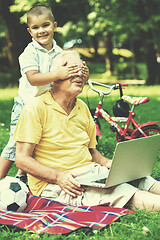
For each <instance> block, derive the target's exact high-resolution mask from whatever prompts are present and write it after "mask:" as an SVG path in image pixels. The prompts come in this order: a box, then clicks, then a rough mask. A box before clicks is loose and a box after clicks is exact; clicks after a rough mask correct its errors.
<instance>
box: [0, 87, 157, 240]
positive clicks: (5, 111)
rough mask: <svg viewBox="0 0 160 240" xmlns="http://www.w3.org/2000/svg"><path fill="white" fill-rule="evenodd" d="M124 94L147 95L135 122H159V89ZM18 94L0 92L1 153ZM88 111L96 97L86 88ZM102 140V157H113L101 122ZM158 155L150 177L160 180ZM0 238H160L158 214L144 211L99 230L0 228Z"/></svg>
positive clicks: (111, 139)
mask: <svg viewBox="0 0 160 240" xmlns="http://www.w3.org/2000/svg"><path fill="white" fill-rule="evenodd" d="M124 92H125V94H126V95H127V94H128V95H134V96H149V97H150V99H151V101H150V102H148V103H146V104H143V105H141V106H138V107H137V108H136V110H135V112H136V119H137V120H138V121H139V122H141V123H143V122H147V121H152V120H159V119H160V111H159V106H160V95H159V93H160V86H152V87H146V86H129V87H127V88H126V89H125V90H124ZM16 94H17V88H13V89H11V88H10V89H9V88H7V89H0V151H2V149H3V147H4V146H5V144H6V143H7V140H8V137H9V122H10V113H11V108H12V105H13V97H14V96H16ZM87 95H88V99H89V105H90V107H91V108H95V106H96V103H97V100H98V96H97V95H96V93H94V92H92V91H91V90H90V89H88V86H87V85H86V86H85V88H84V91H83V93H82V94H81V95H80V98H81V99H83V100H84V101H85V102H86V103H87V104H88V101H87V97H86V96H87ZM118 98H119V95H118V92H117V91H115V92H113V94H111V95H109V96H107V97H105V100H104V109H106V110H108V111H109V112H110V113H111V114H112V106H113V103H114V102H115V100H118ZM100 122H101V130H102V137H100V139H99V142H98V149H99V150H100V152H101V153H103V154H104V155H105V156H108V157H110V158H111V157H112V155H113V151H114V148H115V145H116V139H115V133H113V132H112V131H111V130H110V128H109V126H108V124H107V123H106V122H104V120H103V119H100ZM159 160H160V156H158V160H157V163H156V165H155V168H154V170H153V174H152V176H153V177H155V178H156V177H160V161H159ZM16 171H17V169H16V167H15V165H13V167H12V168H11V169H10V172H9V175H11V176H14V175H15V173H16ZM0 239H3V240H5V239H6V240H10V239H12V240H14V239H16V240H20V239H23V240H24V239H26V240H29V239H41V240H43V239H44V240H46V239H56V240H57V239H70V240H71V239H74V240H75V239H77V240H80V239H91V240H100V239H117V240H119V239H127V240H128V239H152V240H153V239H155V240H157V239H160V213H159V212H156V213H148V212H146V211H136V212H135V213H134V214H131V215H127V216H123V217H121V218H120V219H119V220H118V221H116V222H113V223H112V224H110V225H109V226H108V227H105V228H104V229H102V230H96V229H92V230H91V229H88V228H86V229H79V230H77V231H75V232H73V233H70V234H68V235H63V236H62V235H48V234H38V233H32V232H27V231H21V230H18V229H15V228H10V227H6V226H0Z"/></svg>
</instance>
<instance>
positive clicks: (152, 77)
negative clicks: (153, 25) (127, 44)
mask: <svg viewBox="0 0 160 240" xmlns="http://www.w3.org/2000/svg"><path fill="white" fill-rule="evenodd" d="M146 62H147V70H148V78H147V81H146V84H147V85H154V84H155V83H156V80H157V73H158V72H157V60H156V52H155V50H154V46H153V43H151V42H150V43H148V46H147V59H146Z"/></svg>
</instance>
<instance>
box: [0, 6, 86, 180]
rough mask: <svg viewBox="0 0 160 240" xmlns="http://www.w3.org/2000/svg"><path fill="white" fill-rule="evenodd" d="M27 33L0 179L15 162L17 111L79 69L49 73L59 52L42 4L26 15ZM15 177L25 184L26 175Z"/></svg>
mask: <svg viewBox="0 0 160 240" xmlns="http://www.w3.org/2000/svg"><path fill="white" fill-rule="evenodd" d="M27 24H28V28H27V30H28V32H29V33H30V35H31V36H32V42H31V43H29V44H28V46H27V47H26V48H25V50H24V52H23V53H22V54H21V55H20V57H19V63H20V70H21V74H22V77H21V79H20V83H19V91H18V96H17V97H16V98H15V99H14V106H13V109H12V115H11V124H10V139H9V142H8V144H7V145H6V147H5V148H4V149H3V151H2V153H1V157H0V178H2V177H5V176H6V175H7V173H8V171H9V169H10V168H11V166H12V164H13V162H14V161H15V149H16V143H15V142H14V141H13V134H14V130H15V126H16V124H17V121H18V119H19V116H20V112H21V110H22V108H23V106H24V104H26V103H27V102H28V101H30V100H32V99H33V98H34V97H36V96H39V95H41V94H42V93H44V92H46V91H47V90H48V89H50V88H51V82H53V81H56V80H64V79H67V78H69V77H73V76H75V75H76V73H77V72H78V70H79V68H78V67H77V66H76V65H70V66H69V67H68V66H66V63H65V62H64V64H63V65H62V66H60V67H59V68H56V70H55V71H54V72H49V68H50V63H51V59H52V58H54V56H55V55H56V54H57V53H59V52H61V51H62V49H61V48H60V47H59V46H58V45H57V44H56V42H55V40H53V36H54V32H55V30H56V27H57V22H55V19H54V16H53V14H52V12H51V10H50V9H49V8H48V7H46V6H44V5H37V6H34V7H33V8H31V9H30V10H29V12H28V14H27ZM82 72H83V77H84V78H85V79H86V80H87V78H88V68H87V66H86V65H85V64H84V66H83V67H82ZM16 176H17V177H19V178H20V179H21V180H22V181H24V182H26V180H27V177H26V174H25V173H24V172H23V171H21V170H20V169H19V170H18V172H17V175H16Z"/></svg>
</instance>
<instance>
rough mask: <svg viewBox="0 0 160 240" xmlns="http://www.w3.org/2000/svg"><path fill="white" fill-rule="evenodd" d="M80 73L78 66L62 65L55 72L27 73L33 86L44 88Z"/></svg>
mask: <svg viewBox="0 0 160 240" xmlns="http://www.w3.org/2000/svg"><path fill="white" fill-rule="evenodd" d="M78 71H79V67H77V65H70V66H64V65H62V66H59V67H57V68H55V69H54V71H51V72H47V73H40V72H38V71H37V70H31V71H28V72H26V76H27V79H28V81H29V82H30V84H31V85H32V86H43V85H46V84H49V83H51V82H54V81H56V80H64V79H67V78H70V77H74V76H75V75H76V74H77V72H78Z"/></svg>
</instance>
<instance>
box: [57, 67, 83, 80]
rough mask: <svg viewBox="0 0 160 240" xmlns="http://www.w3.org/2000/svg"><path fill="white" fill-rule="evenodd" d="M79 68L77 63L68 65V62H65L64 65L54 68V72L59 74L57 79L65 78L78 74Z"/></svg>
mask: <svg viewBox="0 0 160 240" xmlns="http://www.w3.org/2000/svg"><path fill="white" fill-rule="evenodd" d="M79 69H80V68H79V67H78V66H77V65H76V64H75V65H68V66H66V63H63V65H61V66H59V67H57V68H55V69H54V70H53V74H54V76H55V75H56V76H57V77H56V78H57V80H65V79H68V78H72V77H74V76H77V73H78V71H79Z"/></svg>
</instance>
